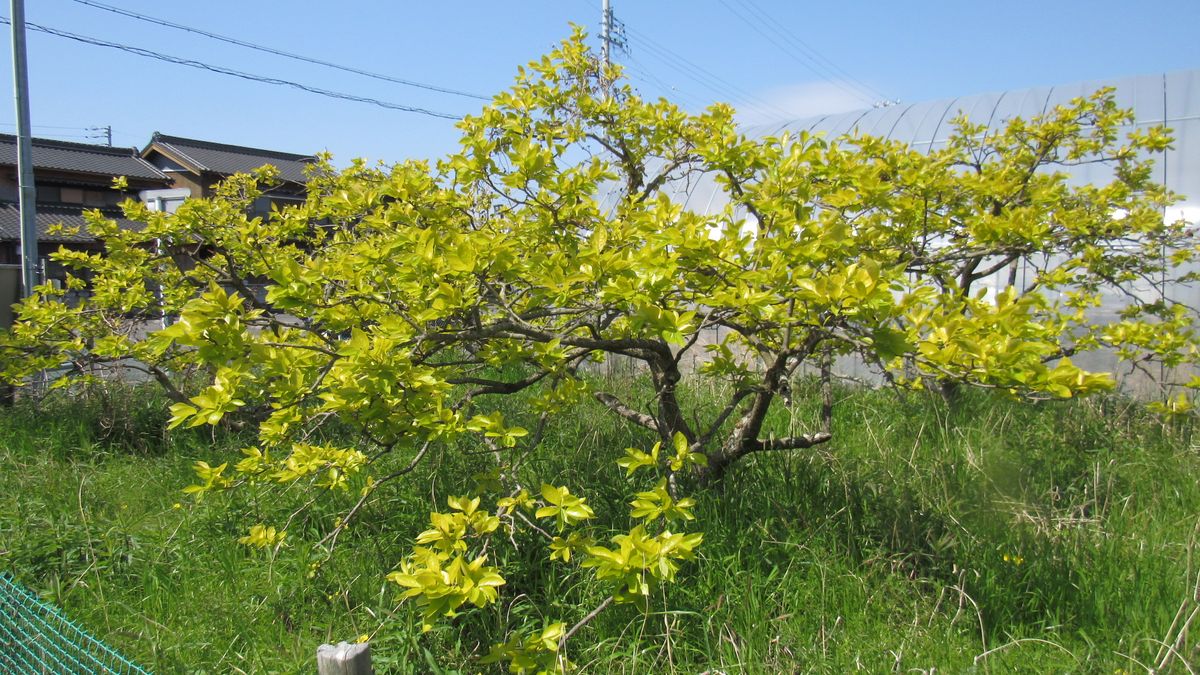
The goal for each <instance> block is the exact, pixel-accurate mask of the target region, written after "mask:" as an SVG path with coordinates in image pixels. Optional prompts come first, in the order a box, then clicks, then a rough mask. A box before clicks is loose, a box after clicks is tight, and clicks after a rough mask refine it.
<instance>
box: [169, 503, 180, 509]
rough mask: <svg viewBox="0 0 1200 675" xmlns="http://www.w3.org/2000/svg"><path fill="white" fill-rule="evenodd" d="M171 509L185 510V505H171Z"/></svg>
mask: <svg viewBox="0 0 1200 675" xmlns="http://www.w3.org/2000/svg"><path fill="white" fill-rule="evenodd" d="M171 508H173V509H182V508H183V504H180V503H179V502H175V503H174V504H172V505H171Z"/></svg>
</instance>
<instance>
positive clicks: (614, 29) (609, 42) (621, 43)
mask: <svg viewBox="0 0 1200 675" xmlns="http://www.w3.org/2000/svg"><path fill="white" fill-rule="evenodd" d="M603 2H604V4H603V6H602V7H601V8H600V12H601V16H600V58H601V60H602V61H604V65H606V66H609V65H612V57H613V53H612V50H613V47H616V48H617V49H619V50H621V51H623V52H625V53H629V47H628V43H627V42H626V41H625V27H624V25H622V24H621V22H620V21H617V20H616V18H614V17H613V10H612V3H611V1H610V0H603Z"/></svg>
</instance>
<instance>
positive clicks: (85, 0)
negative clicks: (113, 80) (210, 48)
mask: <svg viewBox="0 0 1200 675" xmlns="http://www.w3.org/2000/svg"><path fill="white" fill-rule="evenodd" d="M74 2H77V3H79V4H81V5H87V6H88V7H95V8H96V9H101V10H104V11H106V12H112V13H114V14H120V15H122V16H127V17H129V18H131V19H137V20H138V21H145V22H147V23H153V24H157V25H159V26H165V27H167V28H174V29H176V30H181V31H185V32H188V33H194V34H196V35H203V36H204V37H207V38H212V39H213V40H220V41H221V42H227V43H229V44H232V45H237V46H239V47H245V48H247V49H254V50H256V51H260V52H265V53H267V54H274V55H275V56H282V57H284V58H289V59H294V60H296V61H304V62H305V63H312V64H315V65H318V66H325V67H326V68H334V69H336V70H341V71H343V72H347V73H354V74H355V75H362V76H364V77H370V78H374V79H376V80H383V81H384V82H392V83H394V84H402V85H404V86H406V87H418V88H420V89H428V90H429V91H437V92H441V93H443V94H453V95H455V96H465V97H467V98H473V99H477V100H480V101H490V100H492V99H491V97H488V96H482V95H480V94H472V93H470V92H466V91H460V90H458V89H450V88H448V87H439V86H437V85H435V84H426V83H424V82H416V81H414V80H405V79H403V78H399V77H392V76H391V75H381V74H379V73H373V72H371V71H369V70H362V69H360V68H354V67H352V66H343V65H340V64H337V63H331V62H329V61H322V60H320V59H314V58H312V57H309V56H304V55H301V54H293V53H291V52H285V51H283V50H281V49H275V48H273V47H265V46H263V45H258V44H254V43H253V42H247V41H245V40H239V39H237V38H233V37H229V36H226V35H219V34H217V33H210V32H208V31H205V30H200V29H199V28H193V27H191V26H185V25H183V24H179V23H175V22H173V21H167V20H166V19H159V18H157V17H153V16H148V15H146V14H138V13H137V12H131V11H129V10H127V9H122V8H120V7H113V6H112V5H106V4H104V3H102V2H94V0H74Z"/></svg>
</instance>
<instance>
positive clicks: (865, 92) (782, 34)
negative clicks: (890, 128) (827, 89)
mask: <svg viewBox="0 0 1200 675" xmlns="http://www.w3.org/2000/svg"><path fill="white" fill-rule="evenodd" d="M719 1H720V3H721V4H722V5H724V6H725V8H726V9H728V10H729V11H730V12H731V13H733V14H735V15H737V17H738V18H739V19H741V20H742V21H743V22H745V23H746V25H748V26H750V28H752V29H753V30H754V31H755V32H757V33H758V34H759V35H762V36H763V37H765V38H767V40H769V41H770V42H771V43H772V44H774V45H775V46H776V47H779V48H780V49H781V50H783V51H784V52H787V53H788V54H789V55H791V56H792V57H793V58H795V59H796V60H797V61H799V62H800V63H801V65H803V66H804V67H806V68H808V69H809V70H810V71H812V72H813V73H814V74H816V75H817V76H818V77H821V78H822V79H825V80H827V81H829V82H830V83H832V84H834V85H835V86H837V87H839V88H840V89H842V90H843V91H846V92H847V93H850V94H852V95H854V96H856V97H860V98H863V99H864V100H866V101H867V102H869V103H870V102H875V101H879V100H887V99H888V97H887V95H886V94H884V93H883V92H881V91H879V90H878V89H876V88H874V87H872V86H871V85H869V84H867V83H865V82H863V81H862V80H859V79H858V78H856V77H854V76H853V75H851V74H850V73H848V72H846V71H845V70H844V69H843V68H841V67H840V66H838V64H836V63H834V62H833V61H831V60H830V59H829V58H827V57H826V56H825V55H823V54H821V52H819V51H817V50H816V49H815V48H813V47H812V46H811V45H809V44H808V43H807V42H805V41H804V40H802V39H800V38H799V37H797V36H796V35H795V34H794V33H793V32H792V31H789V30H785V29H784V28H783V27H782V26H781V25H780V23H779V21H778V20H777V19H775V18H774V17H772V16H771V15H770V14H768V13H767V11H766V10H764V9H762V7H760V6H759V5H758V4H756V3H755V2H754V0H736V2H737V4H738V5H741V6H742V8H744V9H745V10H746V11H747V12H748V13H749V14H750V17H751V18H747V16H746V15H744V14H742V13H741V12H739V11H738V10H737V9H736V8H734V7H733V6H732V5H730V4H729V2H727V1H726V0H719ZM752 19H753V20H752ZM756 21H757V24H756V23H755V22H756ZM762 27H765V28H767V29H769V30H770V31H771V33H774V34H775V36H777V37H778V38H779V39H782V40H783V41H784V43H780V41H779V40H778V39H776V37H773V36H772V35H771V34H769V33H767V32H765V31H764V30H763V29H762ZM850 87H853V89H851V88H850Z"/></svg>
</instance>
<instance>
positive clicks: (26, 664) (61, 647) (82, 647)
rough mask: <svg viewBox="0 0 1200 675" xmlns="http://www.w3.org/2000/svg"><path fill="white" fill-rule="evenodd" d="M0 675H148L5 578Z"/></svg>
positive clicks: (0, 595) (1, 580) (1, 582)
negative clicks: (114, 674) (112, 674)
mask: <svg viewBox="0 0 1200 675" xmlns="http://www.w3.org/2000/svg"><path fill="white" fill-rule="evenodd" d="M0 673H2V674H3V675H10V674H11V675H17V674H19V675H43V674H49V673H53V674H54V675H59V674H60V673H61V674H63V675H91V674H92V673H103V674H108V673H117V674H119V675H126V674H127V673H129V674H132V675H148V673H147V671H146V670H145V669H143V668H141V667H139V666H137V665H134V664H133V663H132V662H131V661H130V660H129V659H127V658H125V657H124V656H121V655H120V654H118V653H117V652H116V650H114V649H113V648H111V647H109V646H108V645H106V644H104V643H103V642H101V641H99V640H97V639H96V638H94V637H92V636H91V635H88V633H87V632H86V631H84V630H83V629H82V628H80V627H78V626H76V625H75V624H74V623H72V622H71V620H70V619H68V618H67V617H65V616H63V615H62V613H61V612H59V611H58V610H57V609H55V608H54V607H53V606H51V605H48V604H46V603H45V602H42V601H41V600H40V599H39V598H38V597H37V596H36V595H34V594H33V593H31V592H30V591H29V590H27V589H26V588H25V587H23V586H21V585H20V584H18V583H17V582H16V581H14V580H13V579H12V577H10V576H9V575H8V574H0Z"/></svg>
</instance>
